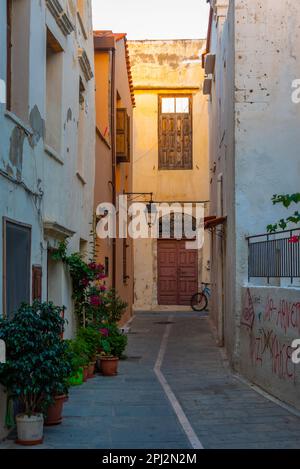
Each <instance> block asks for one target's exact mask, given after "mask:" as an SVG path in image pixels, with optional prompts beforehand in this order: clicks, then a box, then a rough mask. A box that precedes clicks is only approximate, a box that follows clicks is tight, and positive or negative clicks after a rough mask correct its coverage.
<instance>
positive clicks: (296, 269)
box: [248, 229, 300, 282]
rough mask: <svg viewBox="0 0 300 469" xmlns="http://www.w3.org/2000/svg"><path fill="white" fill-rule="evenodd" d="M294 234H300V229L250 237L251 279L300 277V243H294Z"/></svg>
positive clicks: (292, 279)
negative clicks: (292, 239)
mask: <svg viewBox="0 0 300 469" xmlns="http://www.w3.org/2000/svg"><path fill="white" fill-rule="evenodd" d="M293 236H300V229H297V230H289V231H281V232H278V233H276V234H263V235H257V236H251V237H249V238H248V244H249V266H248V268H249V280H250V279H251V278H266V279H268V281H269V280H270V278H289V279H291V282H293V281H294V279H296V278H300V243H292V242H291V238H292V237H293Z"/></svg>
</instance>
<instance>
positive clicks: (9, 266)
mask: <svg viewBox="0 0 300 469" xmlns="http://www.w3.org/2000/svg"><path fill="white" fill-rule="evenodd" d="M3 239H4V249H3V253H4V256H3V259H4V265H3V267H4V282H3V293H4V295H3V296H4V310H5V313H6V316H7V317H8V318H11V317H12V316H13V314H14V313H15V312H16V311H17V310H18V308H19V307H20V306H21V303H23V302H26V303H30V259H31V227H29V226H26V225H22V224H19V223H17V222H14V221H9V220H7V219H4V238H3Z"/></svg>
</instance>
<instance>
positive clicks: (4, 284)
mask: <svg viewBox="0 0 300 469" xmlns="http://www.w3.org/2000/svg"><path fill="white" fill-rule="evenodd" d="M8 223H10V224H12V225H16V226H19V227H23V228H27V229H28V230H29V232H30V243H29V275H28V285H27V286H28V291H29V296H30V297H31V253H32V246H31V245H32V225H29V224H27V223H23V222H19V221H17V220H14V219H12V218H9V217H3V218H2V240H3V242H2V249H3V256H2V258H3V259H2V269H3V272H2V311H3V317H4V318H7V317H8V314H7V308H6V299H7V295H6V289H7V288H6V287H7V270H6V259H7V252H6V248H7V237H6V227H7V224H8ZM29 301H30V302H31V298H29Z"/></svg>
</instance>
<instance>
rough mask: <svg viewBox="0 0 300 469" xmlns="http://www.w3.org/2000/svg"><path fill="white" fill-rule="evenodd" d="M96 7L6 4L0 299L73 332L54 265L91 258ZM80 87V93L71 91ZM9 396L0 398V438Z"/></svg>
mask: <svg viewBox="0 0 300 469" xmlns="http://www.w3.org/2000/svg"><path fill="white" fill-rule="evenodd" d="M91 15H92V14H91V2H90V1H80V0H78V1H76V0H68V1H67V0H55V1H53V0H43V1H41V2H36V1H35V0H7V1H2V2H1V5H0V36H1V37H0V43H1V54H0V79H1V80H2V83H3V82H5V84H6V96H5V100H3V101H5V102H2V103H0V129H1V130H0V132H1V139H0V155H1V162H0V191H1V197H0V216H1V223H2V229H1V234H0V238H1V240H0V253H1V254H0V257H1V259H2V262H1V263H0V276H1V279H2V286H1V288H0V302H1V305H2V310H1V311H2V314H3V315H4V316H5V317H9V316H10V315H11V314H13V312H14V311H15V310H16V309H17V308H18V307H19V306H20V303H21V302H22V301H25V302H28V303H31V302H32V301H33V300H34V299H40V300H43V301H47V300H49V301H53V302H54V303H55V304H57V305H61V306H65V307H66V309H65V317H66V319H67V320H68V322H67V328H66V334H65V336H66V338H69V337H71V336H72V335H73V333H74V330H75V327H76V318H74V315H73V304H72V285H71V279H70V276H69V274H68V272H67V271H66V269H65V267H64V265H63V264H62V263H60V262H54V261H53V260H52V251H53V249H55V248H57V247H58V245H59V243H60V241H63V240H66V239H68V240H69V244H68V250H69V252H78V251H80V252H81V253H82V254H83V255H84V256H86V258H88V256H89V252H90V248H89V244H88V243H89V240H90V230H91V223H92V215H93V187H94V162H95V151H94V143H95V116H94V99H95V97H94V71H93V70H94V65H93V32H92V16H91ZM74 90H75V91H74ZM5 412H6V397H5V396H4V395H3V393H1V397H0V437H2V436H3V435H4V434H5V433H6V429H5V426H4V419H5Z"/></svg>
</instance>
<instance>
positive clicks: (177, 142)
mask: <svg viewBox="0 0 300 469" xmlns="http://www.w3.org/2000/svg"><path fill="white" fill-rule="evenodd" d="M158 134H159V135H158V137H159V169H161V170H164V169H166V170H167V169H168V170H169V169H192V168H193V151H192V146H193V135H192V98H191V96H160V97H159V128H158Z"/></svg>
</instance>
